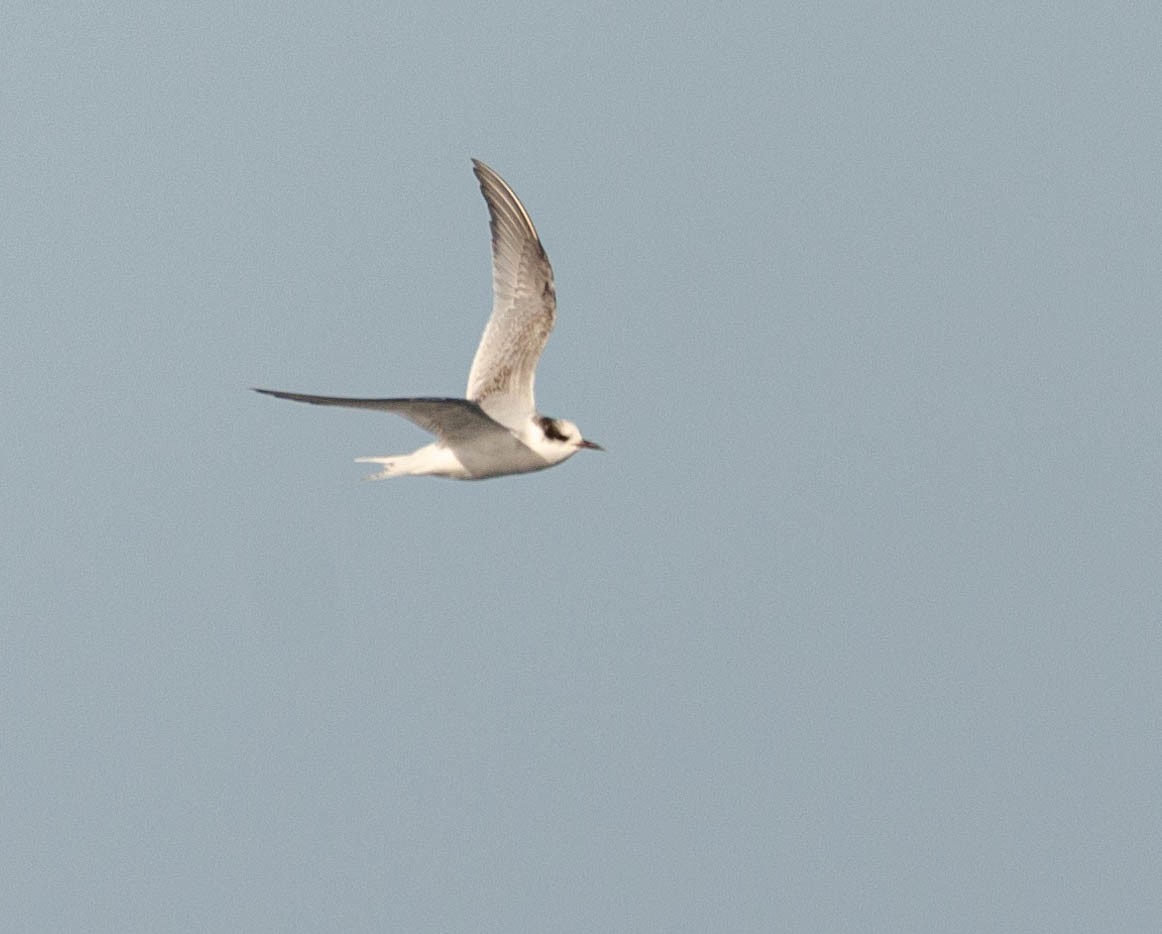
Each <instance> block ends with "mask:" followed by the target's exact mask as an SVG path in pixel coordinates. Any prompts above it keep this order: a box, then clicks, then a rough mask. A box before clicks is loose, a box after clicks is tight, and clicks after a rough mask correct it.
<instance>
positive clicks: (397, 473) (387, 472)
mask: <svg viewBox="0 0 1162 934" xmlns="http://www.w3.org/2000/svg"><path fill="white" fill-rule="evenodd" d="M407 457H408V455H406V454H399V455H395V456H392V457H357V458H355V463H357V464H383V470H381V471H379V473H369V474H368V475H367V476H366V477H364V478H363V479H364V480H386V479H388V478H389V477H406V476H407V474H408V471H407V469H406V468H405V467H404V465H403V463H401V462H402V461H405V460H407Z"/></svg>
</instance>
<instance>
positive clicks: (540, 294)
mask: <svg viewBox="0 0 1162 934" xmlns="http://www.w3.org/2000/svg"><path fill="white" fill-rule="evenodd" d="M472 165H473V171H475V173H476V177H477V179H479V181H480V191H481V192H482V193H483V195H484V200H485V201H486V202H487V203H488V214H489V218H490V227H491V229H492V317H491V318H489V320H488V326H487V327H486V328H485V329H484V336H483V337H482V338H481V340H480V346H479V347H478V348H477V350H476V357H475V358H474V359H473V361H472V370H471V372H469V374H468V392H467V396H468V398H469V399H470V400H472V401H473V402H477V403H479V405H480V408H482V409H483V410H484V411H485V412H487V413H488V414H489V415H490V416H492V417H493V418H494V419H496V420H497V421H498V422H500V423H501V424H504V425H511V426H515V425H518V424H520V423H521V422H523V421H525V420H526V419H528V418H530V417H531V416H532V415H533V414H534V413H535V411H536V403H535V402H534V399H533V382H534V379H535V377H536V370H537V361H538V360H539V359H540V357H541V351H543V350H544V349H545V342H546V341H547V340H548V339H549V332H550V331H552V330H553V322H554V320H555V318H556V309H557V295H556V292H555V291H554V290H553V270H552V267H551V266H550V265H549V258H548V256H546V255H545V249H544V247H542V246H541V241H540V238H539V237H538V236H537V230H536V228H535V227H534V226H533V222H532V220H531V219H530V218H529V215H528V212H527V211H526V210H525V209H524V206H523V205H522V204H521V203H520V199H518V198H517V196H516V195H515V194H514V193H513V190H512V189H511V188H509V187H508V185H507V184H506V183H505V181H504V179H502V178H501V177H500V176H499V175H497V174H496V173H495V172H494V171H492V169H490V168H489V167H488V166H486V165H485V164H484V163H483V162H480V161H478V160H476V159H473V160H472Z"/></svg>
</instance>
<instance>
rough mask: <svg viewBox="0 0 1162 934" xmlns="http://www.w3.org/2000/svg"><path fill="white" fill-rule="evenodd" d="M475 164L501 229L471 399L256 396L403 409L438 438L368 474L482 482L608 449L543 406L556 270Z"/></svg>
mask: <svg viewBox="0 0 1162 934" xmlns="http://www.w3.org/2000/svg"><path fill="white" fill-rule="evenodd" d="M472 170H473V171H474V172H475V173H476V178H477V180H478V181H479V182H480V191H481V192H482V193H483V194H484V200H485V201H486V202H487V204H488V215H489V219H490V226H491V228H492V317H490V318H489V319H488V325H487V326H486V327H485V329H484V336H483V337H482V338H481V339H480V346H479V347H478V348H477V349H476V357H475V359H473V361H472V369H471V370H470V371H469V373H468V391H467V392H466V393H465V396H466V398H463V399H446V398H409V399H350V398H344V397H339V396H310V395H304V394H303V393H298V392H280V391H278V390H274V389H255V392H261V393H265V394H266V395H268V396H276V397H278V398H279V399H291V400H293V401H295V402H310V403H312V404H314V405H339V406H348V407H350V408H356V409H375V410H378V411H381V412H394V413H395V414H396V415H400V416H403V417H404V418H406V419H407V420H408V421H411V422H414V423H415V424H416V425H419V426H420V427H421V428H423V429H424V430H425V431H427V432H430V433H431V434H433V435H435V436H436V440H435V441H434V442H433V443H431V444H428V445H425V446H424V447H422V448H420V449H419V450H416V451H413V452H412V453H411V454H396V455H391V456H387V457H357V458H356V461H357V462H358V463H367V464H379V465H381V469H380V470H379V471H378V472H377V473H373V474H371V475H370V476H368V477H367V479H368V480H382V479H384V478H386V477H409V476H410V477H417V476H433V477H450V478H452V479H454V480H483V479H486V478H487V477H502V476H504V475H506V474H514V473H528V472H530V471H533V470H544V469H545V468H546V467H552V466H553V465H554V464H559V463H561V462H562V461H564V460H567V459H568V458H570V457H572V456H573V455H574V454H576V453H577V452H578V451H580V450H581V449H582V448H589V449H591V450H594V451H602V450H604V448H602V447H601V445H599V444H595V443H594V442H592V441H587V440H586V439H585V438H584V437H582V435H581V432H580V431H579V430H578V429H577V426H576V425H574V424H573V423H572V422H571V421H568V420H566V419H563V418H549V417H548V416H547V415H541V414H540V413H538V412H537V409H536V403H535V402H534V400H533V382H534V380H535V378H536V370H537V361H538V360H539V359H540V357H541V351H543V350H544V349H545V342H546V341H547V340H548V339H549V332H550V331H552V330H553V322H554V321H555V319H556V316H557V294H556V292H555V291H554V289H553V269H552V267H551V266H550V265H549V258H548V256H546V255H545V248H544V247H543V246H541V240H540V237H538V236H537V231H536V228H535V227H533V222H532V220H531V218H529V214H528V211H526V210H525V209H524V205H523V204H521V203H520V199H519V198H517V196H516V194H515V193H514V192H513V190H512V189H511V188H509V187H508V184H507V183H506V182H505V181H504V179H502V178H501V177H500V176H499V175H497V174H496V173H495V172H494V171H493V170H492V169H490V168H489V167H488V166H486V165H485V164H484V163H483V162H480V161H479V160H477V159H473V160H472Z"/></svg>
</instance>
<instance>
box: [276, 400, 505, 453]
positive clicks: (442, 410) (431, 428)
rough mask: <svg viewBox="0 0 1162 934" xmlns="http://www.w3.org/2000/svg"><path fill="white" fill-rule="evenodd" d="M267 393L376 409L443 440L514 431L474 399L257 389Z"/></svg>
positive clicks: (355, 407)
mask: <svg viewBox="0 0 1162 934" xmlns="http://www.w3.org/2000/svg"><path fill="white" fill-rule="evenodd" d="M254 391H255V392H261V393H264V394H265V395H268V396H275V397H277V398H279V399H290V400H291V401H293V402H309V403H311V404H312V405H338V406H344V407H346V408H352V409H374V410H376V411H380V412H392V413H394V414H396V415H400V416H403V417H404V418H406V419H407V420H408V421H409V422H413V423H414V424H416V425H419V426H420V427H421V428H422V429H424V431H427V432H430V433H431V434H433V435H435V436H436V437H437V438H439V439H440V440H441V441H444V442H452V443H455V442H458V441H468V440H473V439H477V438H479V437H480V436H481V435H485V434H491V433H503V434H505V435H511V432H510V431H509V430H508V429H507V428H505V427H504V426H503V425H501V424H499V423H497V422H496V421H495V420H494V419H491V418H489V417H488V415H486V414H485V413H484V411H483V410H482V409H481V408H480V406H479V405H477V404H476V403H475V402H470V401H469V400H467V399H349V398H346V397H343V396H309V395H304V394H303V393H299V392H280V391H278V390H275V389H255V390H254Z"/></svg>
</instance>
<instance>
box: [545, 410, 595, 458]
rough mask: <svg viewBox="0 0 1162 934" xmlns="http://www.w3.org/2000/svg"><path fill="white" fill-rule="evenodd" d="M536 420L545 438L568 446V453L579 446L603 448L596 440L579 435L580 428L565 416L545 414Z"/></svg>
mask: <svg viewBox="0 0 1162 934" xmlns="http://www.w3.org/2000/svg"><path fill="white" fill-rule="evenodd" d="M538 422H539V423H540V426H541V431H542V432H544V435H545V440H546V441H548V442H550V443H553V442H555V443H556V444H560V445H563V446H565V447H567V448H569V453H570V454H571V453H573V452H574V451H579V450H580V449H581V448H589V450H591V451H604V450H605V448H603V447H602V446H601V445H600V444H597V443H596V442H593V441H586V440H585V438H584V437H582V435H581V429H579V428H578V427H577V426H576V425H574V424H573V423H572V422H571V421H569V420H568V419H567V418H549V417H548V416H547V415H542V416H541V417H540V418H539V419H538Z"/></svg>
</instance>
